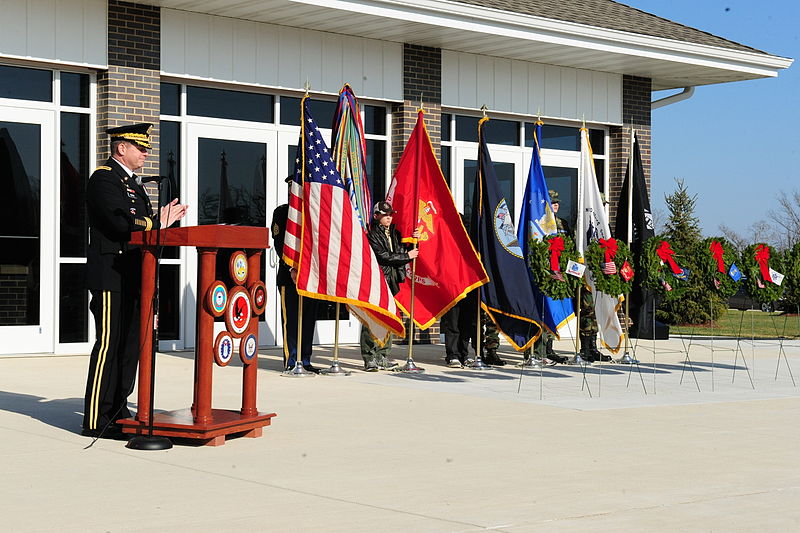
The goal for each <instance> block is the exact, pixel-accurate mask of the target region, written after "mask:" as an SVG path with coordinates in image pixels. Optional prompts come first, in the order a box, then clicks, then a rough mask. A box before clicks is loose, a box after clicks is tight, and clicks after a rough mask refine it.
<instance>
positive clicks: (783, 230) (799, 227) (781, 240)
mask: <svg viewBox="0 0 800 533" xmlns="http://www.w3.org/2000/svg"><path fill="white" fill-rule="evenodd" d="M776 202H777V204H778V207H777V209H770V211H769V212H768V214H769V217H770V219H771V220H772V222H773V223H774V224H775V237H776V239H777V245H778V247H779V248H782V249H790V248H792V247H793V246H794V245H795V244H797V242H798V241H800V191H797V190H795V191H794V192H793V193H792V194H787V193H785V192H783V191H780V193H779V194H778V196H777V197H776Z"/></svg>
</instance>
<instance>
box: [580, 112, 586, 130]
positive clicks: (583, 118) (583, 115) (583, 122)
mask: <svg viewBox="0 0 800 533" xmlns="http://www.w3.org/2000/svg"><path fill="white" fill-rule="evenodd" d="M581 124H583V126H582V128H583V129H586V115H585V114H584V113H581Z"/></svg>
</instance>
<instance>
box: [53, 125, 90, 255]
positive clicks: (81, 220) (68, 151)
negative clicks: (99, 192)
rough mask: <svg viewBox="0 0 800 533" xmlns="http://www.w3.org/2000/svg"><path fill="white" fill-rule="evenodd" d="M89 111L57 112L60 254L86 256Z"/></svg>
mask: <svg viewBox="0 0 800 533" xmlns="http://www.w3.org/2000/svg"><path fill="white" fill-rule="evenodd" d="M88 181H89V115H85V114H79V113H61V198H60V202H59V206H60V207H59V208H60V214H61V223H60V226H59V231H60V233H61V249H60V255H61V257H86V246H87V244H88V230H87V221H86V184H87V182H88Z"/></svg>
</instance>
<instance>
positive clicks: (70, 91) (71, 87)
mask: <svg viewBox="0 0 800 533" xmlns="http://www.w3.org/2000/svg"><path fill="white" fill-rule="evenodd" d="M61 105H68V106H73V107H89V75H88V74H76V73H73V72H62V73H61Z"/></svg>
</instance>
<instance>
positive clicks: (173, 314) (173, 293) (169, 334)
mask: <svg viewBox="0 0 800 533" xmlns="http://www.w3.org/2000/svg"><path fill="white" fill-rule="evenodd" d="M180 279H181V267H180V265H167V264H161V265H160V266H159V268H158V295H159V301H158V338H159V339H161V340H174V339H179V338H180V319H181V311H180V309H181V306H180V302H181V299H180V287H181V284H180Z"/></svg>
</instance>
